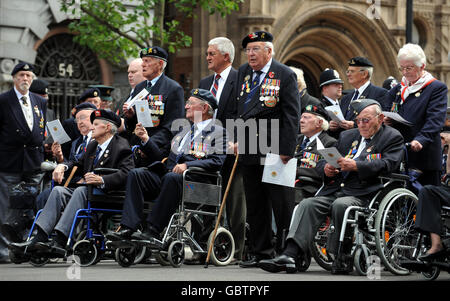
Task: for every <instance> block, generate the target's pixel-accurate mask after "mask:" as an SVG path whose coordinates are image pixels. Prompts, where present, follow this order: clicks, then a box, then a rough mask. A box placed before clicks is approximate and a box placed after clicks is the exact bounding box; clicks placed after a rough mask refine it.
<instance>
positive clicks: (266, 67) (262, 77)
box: [252, 58, 272, 84]
mask: <svg viewBox="0 0 450 301" xmlns="http://www.w3.org/2000/svg"><path fill="white" fill-rule="evenodd" d="M270 65H272V58H270V60H269V61H268V62H267V64H266V65H265V66H264V67H262V69H261V70H260V71H261V72H262V73H261V75H260V76H259V84H261V83H262V81H263V79H264V77H266V74H267V72H269V69H270ZM253 71H254V70H253ZM255 76H256V72H253V77H252V80H253V79H254V78H255Z"/></svg>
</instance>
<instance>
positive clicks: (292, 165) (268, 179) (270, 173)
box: [262, 153, 297, 187]
mask: <svg viewBox="0 0 450 301" xmlns="http://www.w3.org/2000/svg"><path fill="white" fill-rule="evenodd" d="M296 169H297V159H296V158H292V159H291V160H289V162H288V163H286V164H283V162H282V161H281V159H280V156H279V155H276V154H272V153H268V154H267V156H266V161H265V164H264V171H263V177H262V182H264V183H271V184H277V185H282V186H288V187H294V186H295V174H296Z"/></svg>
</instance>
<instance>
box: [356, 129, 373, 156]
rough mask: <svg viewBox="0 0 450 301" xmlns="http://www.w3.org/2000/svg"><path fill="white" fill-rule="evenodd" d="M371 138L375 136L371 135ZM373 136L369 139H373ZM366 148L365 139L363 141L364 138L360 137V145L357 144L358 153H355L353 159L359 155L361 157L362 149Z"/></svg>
mask: <svg viewBox="0 0 450 301" xmlns="http://www.w3.org/2000/svg"><path fill="white" fill-rule="evenodd" d="M373 136H375V135H373ZM373 136H372V137H370V139H373ZM366 146H367V143H366V139H365V138H364V137H361V143H360V144H359V148H358V151H357V152H356V154H355V156H354V157H353V159H356V158H358V157H359V155H361V152H362V151H363V149H365V148H366Z"/></svg>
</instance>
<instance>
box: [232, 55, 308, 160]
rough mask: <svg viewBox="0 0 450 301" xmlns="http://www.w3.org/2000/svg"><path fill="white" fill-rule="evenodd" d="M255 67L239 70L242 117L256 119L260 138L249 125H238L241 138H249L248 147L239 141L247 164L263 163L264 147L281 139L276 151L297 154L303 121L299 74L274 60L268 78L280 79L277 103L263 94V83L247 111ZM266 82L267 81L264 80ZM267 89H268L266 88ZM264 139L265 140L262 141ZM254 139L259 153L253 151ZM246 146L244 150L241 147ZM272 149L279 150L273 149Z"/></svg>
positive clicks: (239, 102)
mask: <svg viewBox="0 0 450 301" xmlns="http://www.w3.org/2000/svg"><path fill="white" fill-rule="evenodd" d="M252 72H253V71H252V69H251V68H250V66H249V64H248V63H245V64H244V65H242V66H241V67H240V68H239V70H238V81H237V93H238V95H237V103H238V116H237V118H238V119H242V120H243V121H244V122H245V121H247V120H249V119H251V120H255V121H256V126H257V130H256V139H255V133H253V132H250V131H249V128H248V127H245V126H239V124H238V125H237V131H238V139H241V138H239V137H245V143H244V144H245V150H244V149H243V145H242V143H239V147H240V149H239V153H240V154H241V155H240V156H239V160H240V161H241V162H242V163H243V164H249V165H254V164H258V165H259V164H260V158H261V157H264V156H265V155H266V153H267V150H264V149H261V148H260V146H264V145H267V146H271V145H274V144H276V143H274V141H272V140H275V139H278V141H279V143H278V145H279V149H278V150H277V151H276V153H278V154H280V155H288V156H293V155H294V151H295V146H296V145H297V132H298V124H299V120H300V112H299V109H300V106H299V103H298V100H299V98H300V96H299V92H298V88H297V77H296V75H295V73H294V72H293V71H292V70H291V69H290V68H289V67H287V66H286V65H283V64H281V63H279V62H277V61H276V60H275V59H273V60H272V64H271V66H270V68H269V70H268V72H267V74H266V76H265V79H272V80H279V90H278V93H279V94H278V96H277V97H276V102H275V103H274V102H271V103H266V102H265V101H263V100H262V99H261V98H260V97H262V95H261V93H262V92H263V90H264V87H263V85H261V86H260V87H259V89H257V91H256V93H254V95H253V97H252V98H251V100H250V102H249V103H248V104H247V106H246V110H245V111H244V103H245V101H246V100H247V91H246V89H245V83H246V82H247V81H248V79H249V80H250V81H251V80H252ZM263 82H264V81H263ZM265 90H266V92H267V90H268V89H267V88H266V89H265ZM273 122H278V124H279V126H278V129H276V133H274V134H275V136H274V137H272V131H271V126H273V124H272V123H273ZM260 139H264V140H261V141H260ZM253 140H256V141H255V142H256V154H254V151H250V150H251V148H252V147H254V146H255V145H254V143H255V142H253ZM241 148H242V149H241ZM272 152H275V151H274V150H272Z"/></svg>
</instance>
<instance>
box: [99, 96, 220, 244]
mask: <svg viewBox="0 0 450 301" xmlns="http://www.w3.org/2000/svg"><path fill="white" fill-rule="evenodd" d="M217 108H218V106H217V100H216V98H215V97H214V95H212V93H211V92H210V91H208V90H203V89H193V90H192V91H191V97H189V100H188V102H187V103H186V118H187V119H188V120H189V121H190V122H192V123H193V124H192V126H190V127H189V128H190V129H189V130H187V131H186V129H185V130H182V131H181V132H180V133H178V134H177V135H176V136H175V137H174V138H173V140H172V143H171V144H172V148H171V152H170V155H169V157H168V159H167V163H166V165H165V167H164V168H161V164H162V163H161V162H155V163H154V164H152V165H150V166H149V167H148V168H136V169H133V170H132V171H131V172H130V174H129V175H128V178H127V182H126V195H125V200H124V205H123V211H122V219H121V222H120V230H119V231H117V232H110V233H108V234H107V235H106V237H107V238H108V239H110V240H112V241H117V240H127V239H130V238H134V239H139V240H152V239H153V238H157V239H159V238H160V237H159V235H160V233H161V232H162V231H163V229H164V228H165V227H166V226H167V225H168V224H169V220H170V217H171V216H172V214H173V213H174V212H175V210H176V209H177V208H178V206H179V202H180V201H181V195H182V191H183V187H182V184H183V172H184V171H185V170H187V169H188V168H189V167H201V168H203V169H205V170H206V171H207V172H215V171H219V170H220V169H221V167H222V164H223V162H224V160H225V156H226V154H225V152H226V147H227V135H226V130H225V129H224V128H222V127H221V126H219V125H217V124H215V123H214V121H213V115H214V110H217ZM199 116H200V118H199ZM150 143H151V144H152V145H153V147H154V148H157V146H156V143H154V142H152V141H150ZM144 200H146V201H153V202H154V203H155V205H154V206H153V208H152V211H151V212H150V214H149V215H148V217H147V218H146V219H145V217H144V212H143V206H144ZM139 226H143V231H142V233H140V232H136V230H137V229H138V228H139ZM135 232H136V233H135Z"/></svg>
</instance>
